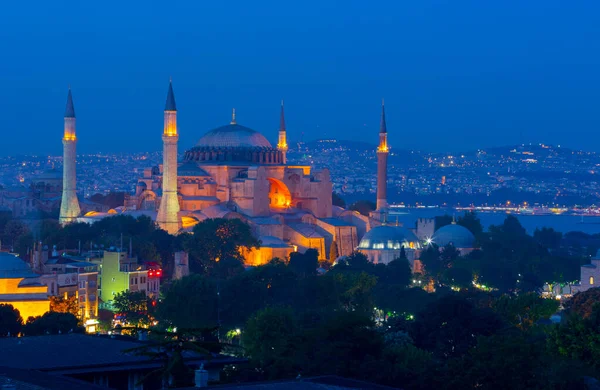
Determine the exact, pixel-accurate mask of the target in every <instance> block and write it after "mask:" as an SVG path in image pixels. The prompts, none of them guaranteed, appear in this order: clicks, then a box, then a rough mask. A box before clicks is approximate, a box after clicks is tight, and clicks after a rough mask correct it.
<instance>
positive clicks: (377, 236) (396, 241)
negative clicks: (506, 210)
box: [358, 225, 419, 250]
mask: <svg viewBox="0 0 600 390" xmlns="http://www.w3.org/2000/svg"><path fill="white" fill-rule="evenodd" d="M418 246H419V239H418V238H417V236H415V234H414V233H413V232H411V231H410V230H408V229H406V228H403V227H398V226H386V225H382V226H377V227H374V228H373V229H371V230H369V231H368V232H367V233H366V234H365V235H364V236H363V238H362V240H360V244H359V245H358V249H396V250H399V249H400V248H402V247H405V248H418Z"/></svg>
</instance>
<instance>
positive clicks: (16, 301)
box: [0, 278, 50, 321]
mask: <svg viewBox="0 0 600 390" xmlns="http://www.w3.org/2000/svg"><path fill="white" fill-rule="evenodd" d="M33 282H35V278H33V279H29V278H10V279H8V278H5V279H0V303H3V304H9V305H13V307H14V308H16V309H17V310H19V312H20V313H21V317H22V318H23V320H25V321H27V318H29V317H36V316H41V315H43V314H44V313H46V312H48V311H49V310H50V300H49V299H48V287H47V286H45V285H28V283H33Z"/></svg>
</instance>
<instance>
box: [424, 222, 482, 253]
mask: <svg viewBox="0 0 600 390" xmlns="http://www.w3.org/2000/svg"><path fill="white" fill-rule="evenodd" d="M431 241H432V242H433V243H434V244H436V245H438V246H440V247H442V246H446V245H448V244H452V245H453V246H454V247H455V248H474V247H475V236H474V235H473V233H471V231H470V230H469V229H467V228H466V227H464V226H461V225H457V224H454V223H453V224H451V225H446V226H443V227H441V228H439V229H438V230H437V231H436V232H435V233H434V234H433V237H432V238H431Z"/></svg>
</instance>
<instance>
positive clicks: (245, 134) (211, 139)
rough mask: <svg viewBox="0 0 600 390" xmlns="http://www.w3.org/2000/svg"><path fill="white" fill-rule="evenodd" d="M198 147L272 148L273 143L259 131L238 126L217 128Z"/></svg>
mask: <svg viewBox="0 0 600 390" xmlns="http://www.w3.org/2000/svg"><path fill="white" fill-rule="evenodd" d="M196 146H200V147H213V148H256V147H259V148H271V147H272V146H271V143H270V142H269V141H268V140H267V139H266V138H265V137H264V136H263V135H262V134H261V133H259V132H258V131H256V130H252V129H250V128H248V127H245V126H240V125H238V124H229V125H226V126H221V127H217V128H216V129H214V130H211V131H209V132H208V133H206V134H204V135H203V136H202V138H200V140H199V141H198V143H197V144H196Z"/></svg>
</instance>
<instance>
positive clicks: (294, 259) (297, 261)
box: [288, 249, 319, 276]
mask: <svg viewBox="0 0 600 390" xmlns="http://www.w3.org/2000/svg"><path fill="white" fill-rule="evenodd" d="M288 266H289V267H290V269H291V270H293V271H294V272H296V273H297V274H299V275H304V276H307V275H314V274H315V273H316V272H317V268H318V267H319V252H318V251H317V250H316V249H307V250H306V252H305V253H300V252H292V253H290V263H289V265H288Z"/></svg>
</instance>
